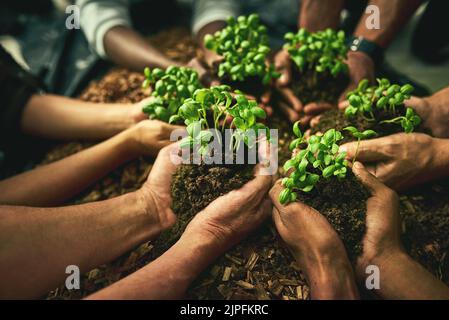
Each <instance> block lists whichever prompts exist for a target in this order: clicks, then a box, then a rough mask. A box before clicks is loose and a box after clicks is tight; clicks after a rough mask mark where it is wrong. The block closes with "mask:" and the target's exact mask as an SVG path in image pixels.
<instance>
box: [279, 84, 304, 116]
mask: <svg viewBox="0 0 449 320" xmlns="http://www.w3.org/2000/svg"><path fill="white" fill-rule="evenodd" d="M278 91H279V93H280V94H281V96H282V97H283V98H284V100H285V101H286V102H287V104H289V105H290V106H291V107H292V108H293V110H295V111H297V112H301V111H302V109H303V105H302V102H301V100H299V98H298V97H297V96H296V95H295V94H294V93H293V91H292V89H290V88H279V89H278Z"/></svg>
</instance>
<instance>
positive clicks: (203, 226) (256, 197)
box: [183, 164, 272, 255]
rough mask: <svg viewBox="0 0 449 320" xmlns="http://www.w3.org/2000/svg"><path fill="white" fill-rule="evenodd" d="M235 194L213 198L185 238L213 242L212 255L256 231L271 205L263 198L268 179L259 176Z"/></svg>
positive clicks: (234, 191)
mask: <svg viewBox="0 0 449 320" xmlns="http://www.w3.org/2000/svg"><path fill="white" fill-rule="evenodd" d="M262 170H263V168H262V165H261V164H259V165H257V166H256V168H255V178H254V179H253V180H251V181H249V182H248V183H247V184H245V185H244V186H243V187H242V188H240V189H238V190H233V191H231V192H229V193H227V194H225V195H224V196H222V197H219V198H217V199H216V200H214V201H213V202H212V203H211V204H209V205H208V206H207V207H206V208H205V209H204V210H203V211H201V212H199V213H198V214H197V215H196V216H195V218H194V219H193V220H192V221H191V222H190V223H189V225H188V226H187V228H186V231H185V232H184V235H183V236H185V237H189V236H193V237H203V238H205V239H209V241H210V240H212V241H213V243H214V247H215V249H216V250H215V251H214V253H215V254H216V255H219V254H220V253H222V252H225V251H226V250H227V249H229V248H230V247H232V246H233V245H235V244H237V243H238V242H239V241H241V240H242V239H243V238H245V237H246V236H247V235H248V234H249V233H250V232H251V231H252V230H254V229H256V228H257V227H258V226H259V225H260V224H261V223H262V222H263V221H264V220H265V219H266V218H267V217H268V216H269V214H270V210H271V202H270V201H269V200H268V199H267V198H266V195H267V192H268V190H269V189H270V187H271V184H272V176H270V175H260V173H261V171H262Z"/></svg>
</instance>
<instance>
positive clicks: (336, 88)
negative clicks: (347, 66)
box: [291, 63, 349, 105]
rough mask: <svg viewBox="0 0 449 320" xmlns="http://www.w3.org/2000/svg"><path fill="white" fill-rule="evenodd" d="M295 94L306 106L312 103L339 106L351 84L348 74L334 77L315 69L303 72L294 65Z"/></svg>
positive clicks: (293, 84)
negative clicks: (339, 99)
mask: <svg viewBox="0 0 449 320" xmlns="http://www.w3.org/2000/svg"><path fill="white" fill-rule="evenodd" d="M293 66H294V67H293V68H294V69H293V81H292V84H291V88H292V90H293V93H294V94H295V95H296V96H297V97H299V99H300V100H301V102H302V103H303V104H304V105H306V104H308V103H311V102H328V103H330V104H337V102H338V98H339V97H340V95H341V94H342V93H343V90H344V89H345V88H346V87H347V85H348V83H349V78H348V76H347V74H345V73H343V72H340V73H339V74H338V75H337V76H336V77H333V76H332V75H331V74H330V73H329V71H324V72H316V71H315V69H314V68H311V69H306V70H305V71H304V72H301V71H300V70H299V69H298V67H297V66H296V64H294V63H293Z"/></svg>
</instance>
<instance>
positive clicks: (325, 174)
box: [323, 165, 335, 178]
mask: <svg viewBox="0 0 449 320" xmlns="http://www.w3.org/2000/svg"><path fill="white" fill-rule="evenodd" d="M334 171H335V166H333V165H332V166H329V167H327V168H325V169H324V170H323V177H324V178H329V177H331V176H332V175H333V174H334Z"/></svg>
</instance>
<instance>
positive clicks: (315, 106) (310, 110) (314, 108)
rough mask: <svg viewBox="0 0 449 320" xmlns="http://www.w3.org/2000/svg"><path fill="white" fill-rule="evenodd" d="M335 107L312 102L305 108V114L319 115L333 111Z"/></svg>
mask: <svg viewBox="0 0 449 320" xmlns="http://www.w3.org/2000/svg"><path fill="white" fill-rule="evenodd" d="M333 108H334V106H333V105H331V104H330V103H326V102H312V103H309V104H308V105H306V106H305V107H304V113H305V114H307V115H317V114H320V113H323V112H325V111H328V110H332V109H333Z"/></svg>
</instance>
